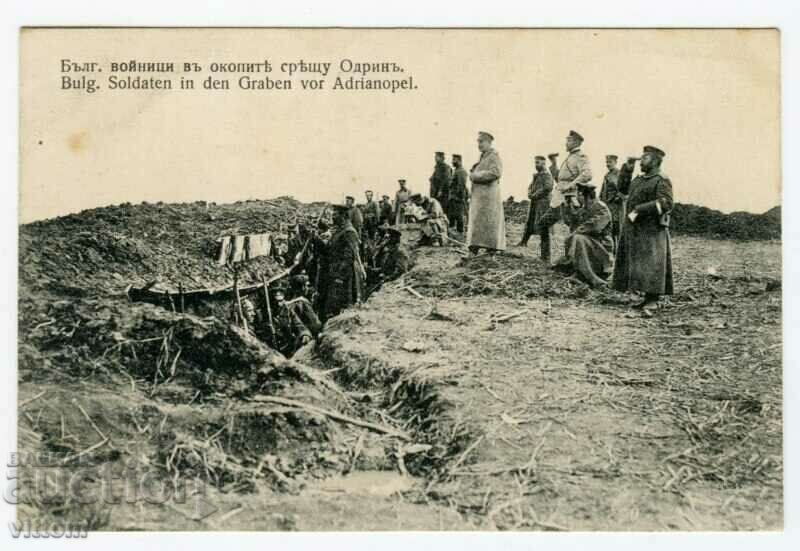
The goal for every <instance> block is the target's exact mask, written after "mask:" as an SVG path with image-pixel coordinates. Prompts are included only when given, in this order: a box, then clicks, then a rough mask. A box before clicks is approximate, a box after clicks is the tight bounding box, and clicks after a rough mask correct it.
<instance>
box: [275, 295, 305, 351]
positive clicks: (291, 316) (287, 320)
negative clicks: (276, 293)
mask: <svg viewBox="0 0 800 551" xmlns="http://www.w3.org/2000/svg"><path fill="white" fill-rule="evenodd" d="M272 325H273V326H274V327H275V347H276V348H277V349H278V350H279V351H281V352H283V353H284V354H291V353H292V352H294V351H295V350H297V349H298V348H300V346H302V344H303V340H304V338H308V339H310V338H311V336H312V335H311V331H310V330H309V329H308V327H306V326H305V324H304V323H303V322H302V321H301V320H300V318H299V317H298V316H297V314H295V312H294V310H293V309H292V308H291V307H290V306H288V305H287V303H285V302H284V303H283V304H282V305H280V306H278V308H277V311H276V312H275V314H274V315H273V316H272Z"/></svg>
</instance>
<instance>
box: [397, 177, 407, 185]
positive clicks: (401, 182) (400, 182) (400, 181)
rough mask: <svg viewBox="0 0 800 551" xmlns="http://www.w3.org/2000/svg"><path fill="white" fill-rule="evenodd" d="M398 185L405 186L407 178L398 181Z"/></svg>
mask: <svg viewBox="0 0 800 551" xmlns="http://www.w3.org/2000/svg"><path fill="white" fill-rule="evenodd" d="M397 183H398V184H405V183H406V179H405V178H400V179H399V180H397Z"/></svg>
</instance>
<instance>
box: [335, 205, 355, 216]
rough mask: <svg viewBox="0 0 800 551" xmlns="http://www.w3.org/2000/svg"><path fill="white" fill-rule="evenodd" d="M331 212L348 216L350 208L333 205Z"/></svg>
mask: <svg viewBox="0 0 800 551" xmlns="http://www.w3.org/2000/svg"><path fill="white" fill-rule="evenodd" d="M331 210H332V211H333V212H334V214H336V213H339V214H347V213H348V212H350V207H348V206H347V205H331Z"/></svg>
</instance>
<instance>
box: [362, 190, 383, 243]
mask: <svg viewBox="0 0 800 551" xmlns="http://www.w3.org/2000/svg"><path fill="white" fill-rule="evenodd" d="M364 195H365V196H366V198H367V202H366V203H364V231H365V232H366V236H367V237H369V238H370V239H373V238H374V237H375V233H376V232H377V231H378V224H379V220H380V217H381V209H380V207H379V206H378V203H376V202H375V201H373V199H372V192H371V191H370V190H367V191H365V192H364Z"/></svg>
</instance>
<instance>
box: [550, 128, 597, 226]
mask: <svg viewBox="0 0 800 551" xmlns="http://www.w3.org/2000/svg"><path fill="white" fill-rule="evenodd" d="M582 144H583V136H581V135H580V134H578V133H577V132H575V131H574V130H570V131H569V134H568V135H567V141H566V148H567V152H568V155H567V158H566V159H564V162H563V163H561V168H559V169H558V178H557V180H556V187H555V189H554V190H553V198H552V201H551V202H550V204H551V205H552V204H554V203H555V204H559V205H565V204H566V205H570V204H571V205H572V206H574V207H578V206H580V204H579V203H578V200H577V199H576V197H575V196H576V194H577V187H576V186H577V185H578V184H587V183H589V182H590V181H591V180H592V169H591V166H590V165H589V157H587V156H586V154H585V153H584V152H583V151H581V145H582ZM572 229H574V228H570V230H572Z"/></svg>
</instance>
